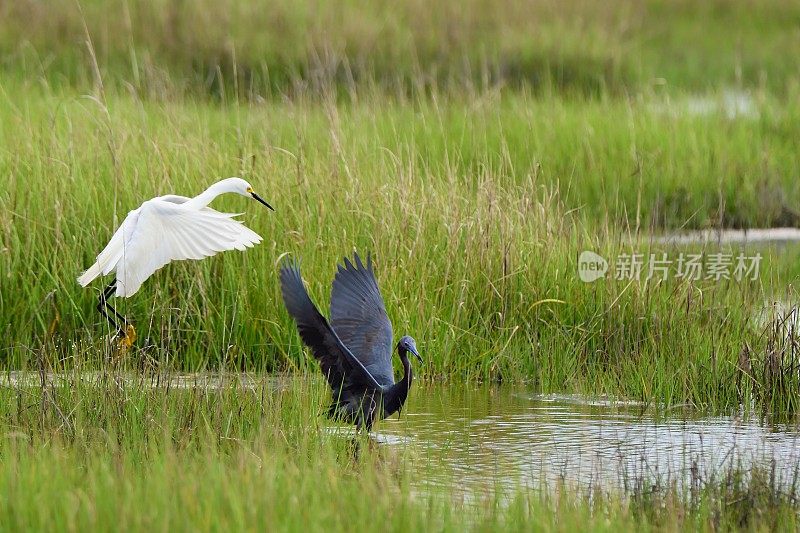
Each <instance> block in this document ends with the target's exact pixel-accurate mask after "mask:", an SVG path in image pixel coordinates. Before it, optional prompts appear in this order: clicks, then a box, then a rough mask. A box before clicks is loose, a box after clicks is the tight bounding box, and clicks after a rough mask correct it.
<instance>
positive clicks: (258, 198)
mask: <svg viewBox="0 0 800 533" xmlns="http://www.w3.org/2000/svg"><path fill="white" fill-rule="evenodd" d="M250 196H252V197H253V200H256V201H259V202H261V203H262V204H264V205H265V206H267V207H269V208H270V209H272V210H273V211H275V209H273V208H272V206H271V205H269V204H268V203H267V202H266V201H265V200H264V199H263V198H261V197H260V196H259V195H257V194H256V193H254V192H251V193H250Z"/></svg>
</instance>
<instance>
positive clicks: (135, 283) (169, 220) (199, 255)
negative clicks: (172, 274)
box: [78, 178, 274, 347]
mask: <svg viewBox="0 0 800 533" xmlns="http://www.w3.org/2000/svg"><path fill="white" fill-rule="evenodd" d="M225 193H236V194H240V195H242V196H247V197H250V198H253V199H254V200H257V201H258V202H261V203H262V204H264V205H265V206H267V207H268V208H270V209H272V206H271V205H269V204H268V203H267V202H265V201H264V200H263V199H262V198H261V197H260V196H258V195H257V194H256V193H254V192H253V188H252V187H251V186H250V184H249V183H247V182H246V181H245V180H243V179H241V178H228V179H224V180H222V181H218V182H217V183H215V184H214V185H212V186H211V187H209V188H208V189H206V190H205V191H204V192H203V193H201V194H199V195H197V196H195V197H194V198H187V197H185V196H177V195H174V194H168V195H166V196H158V197H156V198H153V199H152V200H148V201H146V202H145V203H143V204H142V205H141V206H140V207H139V208H138V209H134V210H133V211H131V212H130V213H128V216H127V217H125V220H124V221H123V222H122V225H121V226H120V227H119V228H118V229H117V231H116V232H115V233H114V236H113V237H111V241H109V243H108V244H107V245H106V247H105V248H104V249H103V251H102V252H100V255H98V256H97V261H96V262H95V264H93V265H92V266H90V267H89V268H88V269H87V270H86V272H84V273H83V274H81V276H80V277H79V278H78V283H80V284H81V286H83V287H86V286H87V285H88V284H89V283H91V282H92V281H93V280H94V279H95V278H97V277H99V276H105V275H107V274H110V273H112V272H115V273H116V279H115V280H114V281H112V282H111V284H110V285H108V287H106V288H105V289H104V290H103V292H102V293H101V294H100V301H99V303H98V304H97V310H98V311H99V312H100V313H101V314H102V315H103V316H104V317H106V318H107V319H108V321H109V322H110V323H111V325H112V326H113V327H114V328H115V329H116V330H117V332H118V335H119V336H120V337H121V338H122V339H123V342H124V343H125V344H126V345H127V346H128V347H130V346H131V344H132V343H133V341H134V340H135V339H136V330H135V329H134V328H133V325H131V324H129V323H128V321H127V320H126V319H125V317H124V316H122V315H121V314H119V313H118V312H117V310H116V309H114V308H113V307H112V306H111V304H109V303H108V299H109V298H110V297H111V296H112V295H116V296H121V297H123V298H127V297H129V296H133V295H134V294H136V291H138V290H139V287H141V286H142V283H144V281H145V280H146V279H147V278H149V277H150V276H151V275H152V274H153V273H154V272H155V271H156V270H158V269H159V268H161V267H163V266H164V265H166V264H167V263H170V262H172V261H181V260H186V259H203V258H204V257H210V256H212V255H215V254H217V253H219V252H224V251H227V250H234V249H235V250H245V249H246V248H251V247H252V246H254V245H255V244H258V243H259V242H261V237H260V236H259V235H258V234H257V233H256V232H254V231H253V230H251V229H250V228H248V227H247V226H245V225H244V224H243V223H242V222H241V221H239V220H236V219H235V218H233V217H235V216H237V214H231V213H220V212H219V211H215V210H214V209H211V208H210V207H208V204H210V203H211V201H212V200H214V199H215V198H216V197H217V196H219V195H221V194H225ZM272 210H273V211H274V209H272ZM106 308H108V309H110V310H111V312H112V313H113V314H114V316H115V317H116V319H117V320H119V321H120V322H117V320H115V319H114V317H112V316H111V315H109V314H108V311H107V309H106ZM123 326H124V327H123Z"/></svg>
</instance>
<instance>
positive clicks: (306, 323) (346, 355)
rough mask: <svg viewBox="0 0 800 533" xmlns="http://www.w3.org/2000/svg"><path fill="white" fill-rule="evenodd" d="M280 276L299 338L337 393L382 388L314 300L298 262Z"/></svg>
mask: <svg viewBox="0 0 800 533" xmlns="http://www.w3.org/2000/svg"><path fill="white" fill-rule="evenodd" d="M280 277H281V293H282V294H283V301H284V303H285V304H286V310H287V311H289V314H290V315H291V316H292V318H294V321H295V323H296V324H297V330H298V331H299V332H300V338H301V339H303V342H304V343H305V344H306V345H307V346H308V347H309V348H311V352H312V353H313V354H314V357H315V358H316V359H317V360H318V361H319V363H320V366H321V367H322V372H323V373H324V374H325V377H326V378H327V380H328V383H329V384H330V386H331V388H332V389H333V391H334V395H335V396H336V395H337V394H338V392H339V391H342V390H358V389H363V388H364V387H367V388H370V389H380V384H379V383H378V382H377V381H376V380H375V378H373V377H372V375H370V373H369V372H368V371H367V370H366V369H365V368H364V366H363V365H362V364H361V363H360V362H359V361H358V359H356V358H355V357H354V356H353V354H352V353H350V351H349V350H348V349H347V347H346V346H345V345H344V344H342V341H341V340H339V337H337V336H336V333H334V331H333V329H331V326H330V325H329V324H328V321H327V320H325V317H324V316H322V314H321V313H320V312H319V310H318V309H317V308H316V306H315V305H314V303H313V302H312V301H311V298H310V297H309V296H308V292H307V291H306V288H305V286H304V285H303V280H302V278H301V277H300V269H299V268H298V267H297V265H296V264H286V265H284V266H282V267H281V271H280Z"/></svg>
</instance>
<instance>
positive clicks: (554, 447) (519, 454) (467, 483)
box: [374, 387, 800, 492]
mask: <svg viewBox="0 0 800 533" xmlns="http://www.w3.org/2000/svg"><path fill="white" fill-rule="evenodd" d="M412 395H413V396H414V399H413V401H412V403H411V405H409V409H408V411H409V412H407V413H405V414H404V415H403V419H401V420H397V418H396V417H395V418H393V419H392V420H387V421H384V422H382V423H381V424H380V425H379V426H376V432H375V435H374V436H375V438H376V439H377V440H378V441H380V442H383V443H384V444H385V445H387V446H401V445H403V446H405V445H413V446H415V447H416V448H417V449H418V450H419V453H418V455H417V457H418V458H417V459H416V460H417V461H422V462H423V463H426V462H427V463H428V465H429V466H431V467H432V468H430V469H423V470H425V472H426V474H425V477H424V478H422V479H421V480H420V484H421V485H424V486H427V485H439V484H441V485H447V486H451V485H452V484H453V482H454V481H455V482H457V484H458V485H460V486H462V487H463V489H464V490H465V491H466V492H472V491H476V490H484V489H492V488H493V487H497V485H498V484H500V485H502V486H506V487H507V488H515V487H519V486H528V487H532V488H538V487H541V486H543V484H547V485H552V484H554V483H559V482H564V483H566V484H568V485H577V486H582V487H585V488H588V489H591V488H598V487H599V488H602V489H624V488H625V487H626V486H627V487H630V486H631V485H633V484H634V483H636V481H637V480H639V479H641V478H648V479H650V480H660V481H662V482H666V481H675V482H677V483H678V484H685V482H686V481H688V480H690V479H691V478H692V472H693V469H694V478H695V479H698V478H699V479H709V477H710V476H712V475H714V474H717V475H723V474H724V472H725V470H726V467H729V466H732V465H733V466H735V465H739V466H742V467H744V468H749V467H750V466H753V465H760V466H766V467H767V468H771V463H772V461H773V460H774V461H775V469H776V473H777V476H778V478H779V479H780V480H781V481H780V482H781V483H785V484H791V483H792V480H793V477H794V475H795V471H796V468H797V465H798V461H800V435H799V434H798V432H797V431H796V430H795V429H794V428H792V427H782V428H781V427H767V426H765V425H762V424H760V423H759V421H758V420H753V419H749V420H747V419H740V418H736V417H702V416H696V415H695V416H688V417H687V414H686V412H685V411H684V410H678V412H676V411H675V410H673V411H667V415H669V413H670V412H672V413H673V416H667V417H664V416H656V414H654V413H653V411H652V409H650V410H647V409H645V408H644V406H642V405H640V404H637V403H636V402H614V401H610V400H607V399H602V398H601V399H587V398H585V397H580V396H569V395H539V394H535V393H533V392H529V391H526V390H524V389H518V388H511V387H501V388H490V387H477V388H467V389H465V388H461V387H427V388H426V387H418V388H415V389H414V390H412ZM421 466H426V465H425V464H423V465H421Z"/></svg>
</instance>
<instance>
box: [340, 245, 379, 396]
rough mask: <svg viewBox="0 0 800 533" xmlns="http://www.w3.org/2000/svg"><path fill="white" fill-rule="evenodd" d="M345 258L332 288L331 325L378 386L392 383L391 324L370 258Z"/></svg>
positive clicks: (355, 255) (356, 256)
mask: <svg viewBox="0 0 800 533" xmlns="http://www.w3.org/2000/svg"><path fill="white" fill-rule="evenodd" d="M354 260H355V264H353V263H351V262H350V260H349V259H347V258H345V260H344V266H339V268H338V272H337V273H336V277H335V278H334V280H333V287H332V289H331V326H332V327H333V330H334V331H335V332H336V334H337V335H338V336H339V339H341V341H342V342H343V343H344V345H345V346H347V348H349V349H350V351H351V352H352V353H353V355H355V356H356V357H357V358H358V360H359V361H361V363H363V365H364V367H365V368H366V369H367V370H368V371H369V373H370V374H372V377H374V378H375V381H377V382H378V383H380V384H381V386H384V387H388V386H391V385H394V374H393V371H392V323H391V322H390V321H389V317H388V316H387V315H386V307H385V306H384V303H383V298H382V297H381V291H380V289H379V288H378V282H377V281H376V280H375V273H374V271H373V270H372V261H371V260H370V258H369V256H368V257H367V264H366V266H365V265H364V264H363V263H362V261H361V258H360V257H359V256H358V254H354Z"/></svg>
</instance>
